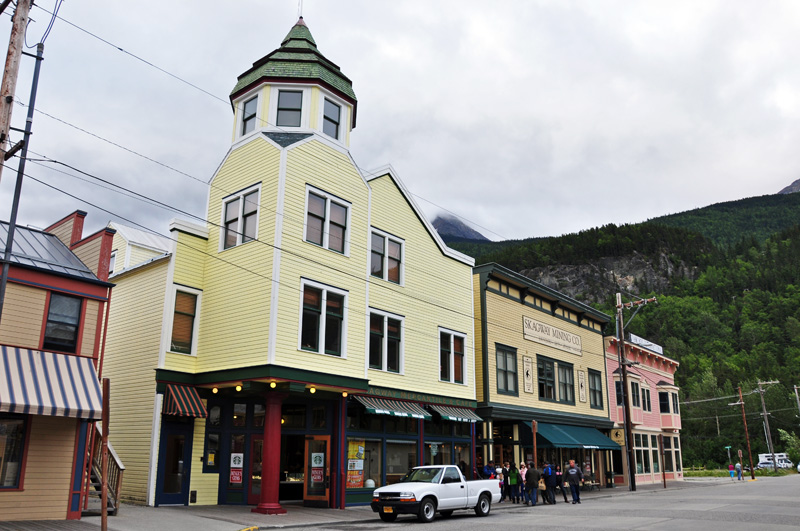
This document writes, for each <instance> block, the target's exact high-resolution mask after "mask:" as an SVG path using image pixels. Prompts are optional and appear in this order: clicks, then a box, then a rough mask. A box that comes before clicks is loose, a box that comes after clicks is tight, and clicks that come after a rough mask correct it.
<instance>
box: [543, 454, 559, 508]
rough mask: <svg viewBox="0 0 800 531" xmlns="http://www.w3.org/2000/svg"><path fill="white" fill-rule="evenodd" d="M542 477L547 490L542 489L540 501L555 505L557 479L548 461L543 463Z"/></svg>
mask: <svg viewBox="0 0 800 531" xmlns="http://www.w3.org/2000/svg"><path fill="white" fill-rule="evenodd" d="M542 477H543V478H544V485H545V486H546V487H547V490H546V491H544V496H542V501H543V502H545V503H550V504H553V505H555V504H556V481H557V480H556V474H555V472H553V468H552V467H551V466H550V463H545V465H544V470H542Z"/></svg>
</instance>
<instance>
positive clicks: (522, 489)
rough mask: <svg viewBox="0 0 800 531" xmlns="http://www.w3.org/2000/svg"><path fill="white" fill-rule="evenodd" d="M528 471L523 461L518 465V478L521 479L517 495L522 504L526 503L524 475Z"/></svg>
mask: <svg viewBox="0 0 800 531" xmlns="http://www.w3.org/2000/svg"><path fill="white" fill-rule="evenodd" d="M527 471H528V467H527V466H525V461H523V462H522V463H520V464H519V477H520V479H521V481H520V484H519V493H520V496H522V503H524V504H527V503H528V493H527V492H525V473H526V472H527Z"/></svg>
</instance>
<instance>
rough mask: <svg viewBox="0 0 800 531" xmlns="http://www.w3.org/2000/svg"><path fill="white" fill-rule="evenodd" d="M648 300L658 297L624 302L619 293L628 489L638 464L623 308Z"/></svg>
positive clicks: (632, 486) (639, 305) (632, 483)
mask: <svg viewBox="0 0 800 531" xmlns="http://www.w3.org/2000/svg"><path fill="white" fill-rule="evenodd" d="M648 302H657V301H656V298H655V297H653V298H650V299H639V300H638V301H633V302H626V303H625V304H623V303H622V294H621V293H617V354H618V355H617V358H618V359H619V368H620V372H621V373H622V400H623V402H624V404H625V406H624V407H623V412H624V414H625V449H626V451H627V452H628V479H629V486H628V489H629V490H630V491H635V490H636V464H635V463H634V453H633V424H632V422H631V400H630V396H629V395H630V393H628V365H632V363H631V362H629V361H628V357H627V355H626V353H625V325H624V322H623V319H622V310H623V308H633V307H634V306H636V307H637V308H636V312H638V311H639V310H640V309H641V307H642V306H644V305H645V304H647V303H648ZM636 312H634V313H633V315H632V316H631V319H633V318H634V317H635V316H636Z"/></svg>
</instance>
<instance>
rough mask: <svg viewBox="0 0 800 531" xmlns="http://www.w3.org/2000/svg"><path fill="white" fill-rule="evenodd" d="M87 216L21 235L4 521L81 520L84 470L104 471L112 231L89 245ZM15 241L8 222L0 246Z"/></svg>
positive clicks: (5, 361)
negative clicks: (102, 378)
mask: <svg viewBox="0 0 800 531" xmlns="http://www.w3.org/2000/svg"><path fill="white" fill-rule="evenodd" d="M85 217H86V212H82V211H76V212H74V213H72V214H71V215H69V216H67V217H66V218H64V219H62V220H60V221H58V222H56V223H54V224H53V225H51V226H50V227H48V228H47V229H45V230H44V231H40V230H34V229H29V228H27V227H19V226H18V227H16V231H15V233H14V236H13V241H14V246H13V249H12V253H11V257H10V260H9V269H8V283H7V285H6V289H5V293H4V298H3V305H2V321H0V520H11V521H15V520H30V519H36V520H64V519H79V518H80V517H81V512H82V508H83V506H84V501H85V499H86V496H87V495H88V494H89V488H90V487H89V484H88V483H87V478H86V475H85V474H86V471H87V470H89V471H94V470H99V468H97V467H98V463H97V460H96V459H92V457H93V455H92V449H93V445H92V441H93V439H94V438H95V437H96V436H97V435H98V432H97V431H96V430H95V429H94V424H95V423H94V421H97V420H100V418H101V413H102V400H101V389H100V383H99V381H98V372H100V371H102V364H103V349H104V345H103V333H104V331H105V329H106V319H105V318H106V311H107V308H108V301H109V299H110V297H111V288H112V286H113V284H110V283H109V282H107V277H108V260H109V256H110V253H111V240H112V237H113V231H112V230H108V229H103V230H100V231H98V232H96V233H94V234H92V235H90V236H87V237H85V238H84V237H83V221H84V218H85ZM8 234H9V224H8V223H0V248H3V249H4V248H5V247H6V242H7V240H8ZM94 457H95V458H97V457H99V455H97V454H95V455H94ZM90 473H91V472H90ZM112 492H113V488H112Z"/></svg>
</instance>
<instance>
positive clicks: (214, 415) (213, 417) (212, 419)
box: [206, 406, 222, 428]
mask: <svg viewBox="0 0 800 531" xmlns="http://www.w3.org/2000/svg"><path fill="white" fill-rule="evenodd" d="M221 412H222V408H220V407H219V406H214V407H212V408H210V409H209V410H208V420H206V425H207V426H209V427H213V428H219V423H220V420H221V419H220V416H221Z"/></svg>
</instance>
